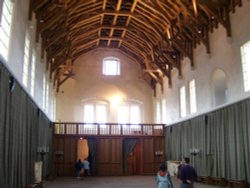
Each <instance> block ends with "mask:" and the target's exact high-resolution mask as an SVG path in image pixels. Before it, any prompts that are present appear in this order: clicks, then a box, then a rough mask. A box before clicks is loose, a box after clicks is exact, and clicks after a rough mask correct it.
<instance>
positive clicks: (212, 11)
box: [197, 0, 232, 37]
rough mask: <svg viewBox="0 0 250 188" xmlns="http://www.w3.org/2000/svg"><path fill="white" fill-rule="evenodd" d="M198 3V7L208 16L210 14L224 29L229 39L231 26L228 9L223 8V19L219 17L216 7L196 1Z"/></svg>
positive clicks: (200, 0) (199, 0)
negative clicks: (205, 11)
mask: <svg viewBox="0 0 250 188" xmlns="http://www.w3.org/2000/svg"><path fill="white" fill-rule="evenodd" d="M197 1H198V2H199V3H200V6H201V7H202V8H204V9H205V10H207V11H208V12H209V13H210V14H212V15H213V16H214V17H215V18H216V19H217V20H218V21H219V22H220V23H221V24H222V25H223V26H224V27H225V29H226V31H227V36H228V37H231V35H232V33H231V25H230V17H229V9H228V7H226V6H225V7H223V9H224V11H225V12H224V13H225V15H224V18H223V17H221V16H220V15H219V12H218V7H217V6H216V5H213V3H208V2H207V1H206V0H197Z"/></svg>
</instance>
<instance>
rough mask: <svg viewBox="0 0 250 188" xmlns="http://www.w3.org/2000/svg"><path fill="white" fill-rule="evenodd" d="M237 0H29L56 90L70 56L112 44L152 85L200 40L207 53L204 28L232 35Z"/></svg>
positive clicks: (70, 71)
mask: <svg viewBox="0 0 250 188" xmlns="http://www.w3.org/2000/svg"><path fill="white" fill-rule="evenodd" d="M241 4H242V2H241V0H210V1H207V0H30V11H29V19H31V17H32V13H35V15H36V19H37V26H36V27H37V28H36V41H39V40H41V42H42V58H43V57H44V54H45V53H44V52H46V56H47V57H46V60H47V67H48V69H49V71H50V75H51V78H52V75H53V79H54V84H55V85H56V87H57V89H58V90H59V87H60V85H62V84H63V83H64V82H65V81H66V80H67V79H68V78H70V77H71V76H73V75H74V73H73V65H74V61H75V60H76V59H77V58H78V57H79V56H81V55H82V54H84V53H87V52H89V51H91V50H94V49H97V48H100V47H101V48H116V49H118V50H120V51H121V52H122V53H125V54H126V55H128V56H130V57H131V58H133V59H134V60H135V61H136V62H138V63H139V64H140V65H141V67H142V69H143V70H144V73H145V74H143V77H145V80H146V81H147V82H148V83H149V84H150V85H151V86H152V88H154V89H155V85H156V83H160V84H161V85H163V76H167V77H168V80H169V86H171V85H172V81H171V71H172V70H173V69H174V68H176V69H177V70H178V72H179V76H181V75H182V71H181V60H182V59H183V58H184V57H188V58H189V59H190V62H191V66H194V62H193V49H194V48H195V47H196V46H197V45H198V44H200V43H202V44H203V45H204V46H205V47H206V51H207V53H210V44H209V32H213V29H214V28H217V27H218V24H219V23H220V24H221V25H222V26H223V27H224V28H225V29H226V34H227V36H231V29H230V17H229V13H230V11H231V12H234V11H235V7H236V6H241Z"/></svg>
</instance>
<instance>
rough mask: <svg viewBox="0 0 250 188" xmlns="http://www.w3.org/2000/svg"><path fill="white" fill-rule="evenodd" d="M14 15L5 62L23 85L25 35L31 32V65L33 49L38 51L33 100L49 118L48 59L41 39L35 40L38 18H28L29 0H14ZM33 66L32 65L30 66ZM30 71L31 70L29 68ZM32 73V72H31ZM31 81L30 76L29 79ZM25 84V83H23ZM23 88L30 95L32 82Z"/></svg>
mask: <svg viewBox="0 0 250 188" xmlns="http://www.w3.org/2000/svg"><path fill="white" fill-rule="evenodd" d="M13 6H14V7H13V16H12V25H11V38H10V47H9V57H8V60H7V61H5V60H4V64H5V65H6V66H7V67H8V69H9V70H10V72H11V73H12V74H13V75H14V77H15V78H16V79H17V80H18V82H19V83H20V84H21V85H22V73H23V61H24V43H25V35H26V32H29V33H30V40H31V43H30V54H31V56H30V65H31V57H32V53H33V52H32V51H33V50H34V51H35V52H36V71H35V84H34V86H35V89H34V91H35V92H34V97H31V98H32V99H33V101H34V102H35V103H36V104H37V105H38V106H39V107H40V109H41V110H42V111H44V113H45V114H47V116H48V117H49V118H51V117H52V116H51V115H52V114H51V112H52V111H51V108H50V107H49V108H48V109H49V110H48V111H47V112H45V110H44V109H43V106H42V104H43V97H42V92H43V74H46V75H47V77H48V72H47V71H46V68H45V67H46V63H45V62H46V59H45V57H46V56H44V59H41V43H40V42H41V40H40V41H39V42H36V41H35V33H36V20H35V18H34V17H35V16H34V15H33V19H32V20H31V21H29V20H28V11H29V0H22V1H17V0H15V1H14V4H13ZM29 67H31V66H29ZM29 71H30V70H29ZM29 75H30V74H29ZM28 80H29V81H28V82H30V77H29V79H28ZM22 86H23V85H22ZM23 88H24V89H25V90H26V91H27V93H28V94H29V95H30V83H28V87H27V88H25V87H24V86H23ZM50 88H52V84H51V83H50ZM52 90H53V89H50V91H51V93H50V94H49V106H50V105H51V104H52V102H51V96H52Z"/></svg>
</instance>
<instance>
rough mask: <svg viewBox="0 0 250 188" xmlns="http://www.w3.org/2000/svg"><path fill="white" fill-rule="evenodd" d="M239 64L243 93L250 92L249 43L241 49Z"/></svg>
mask: <svg viewBox="0 0 250 188" xmlns="http://www.w3.org/2000/svg"><path fill="white" fill-rule="evenodd" d="M241 63H242V73H243V81H244V90H245V92H247V91H249V90H250V41H248V42H247V43H245V44H244V45H243V46H242V47H241Z"/></svg>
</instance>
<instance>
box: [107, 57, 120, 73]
mask: <svg viewBox="0 0 250 188" xmlns="http://www.w3.org/2000/svg"><path fill="white" fill-rule="evenodd" d="M103 74H104V75H120V61H119V59H116V58H104V60H103Z"/></svg>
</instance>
